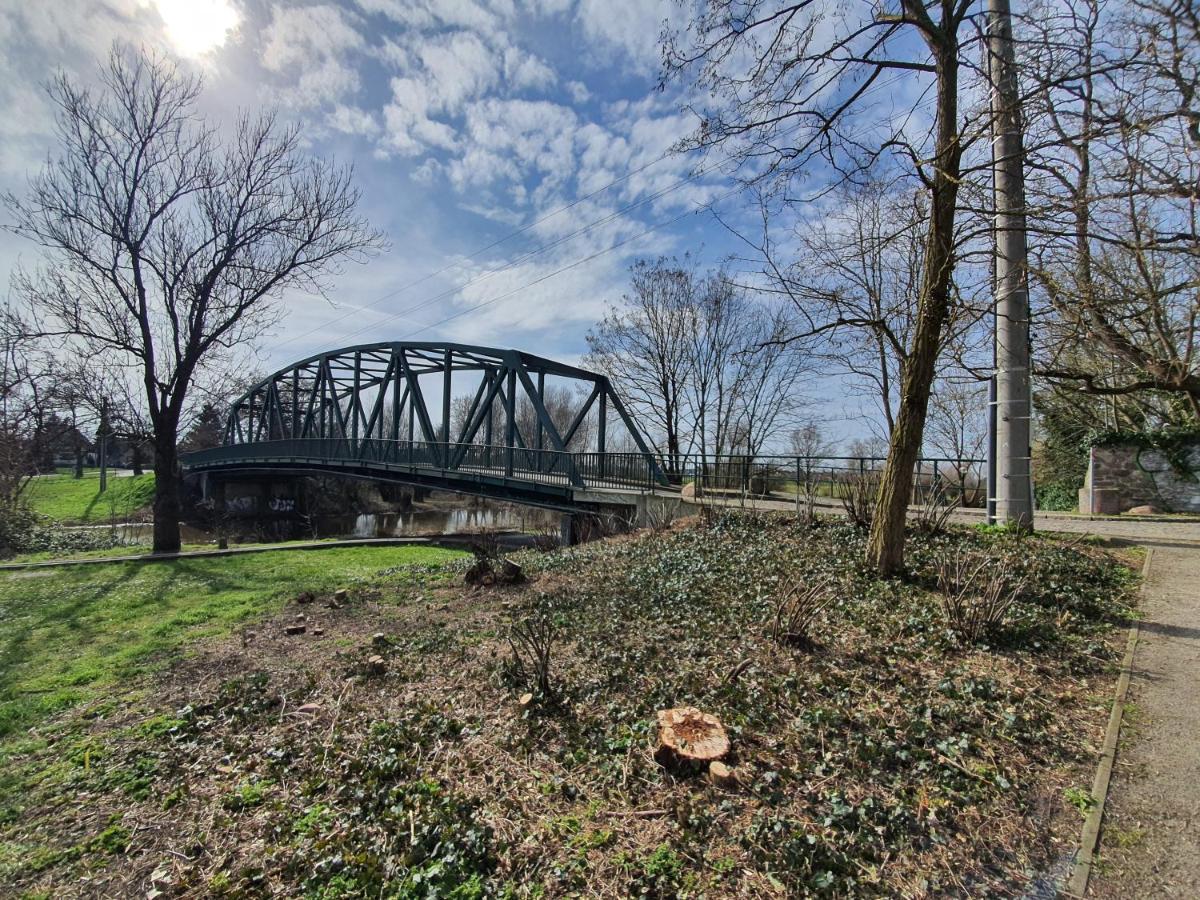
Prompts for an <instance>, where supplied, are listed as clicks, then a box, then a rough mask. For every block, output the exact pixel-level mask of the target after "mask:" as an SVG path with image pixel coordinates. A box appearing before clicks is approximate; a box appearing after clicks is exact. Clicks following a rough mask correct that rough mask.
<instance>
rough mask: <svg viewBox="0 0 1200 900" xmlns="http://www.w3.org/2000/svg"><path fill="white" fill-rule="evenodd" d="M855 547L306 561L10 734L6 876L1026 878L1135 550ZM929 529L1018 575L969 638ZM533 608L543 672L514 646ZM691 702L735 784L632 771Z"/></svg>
mask: <svg viewBox="0 0 1200 900" xmlns="http://www.w3.org/2000/svg"><path fill="white" fill-rule="evenodd" d="M863 540H864V538H863V535H862V534H861V532H859V531H858V530H856V529H854V528H853V527H851V526H848V525H846V524H843V523H834V522H822V523H817V524H815V525H807V526H805V525H801V524H799V523H797V522H794V521H790V520H786V519H782V518H780V519H770V518H755V517H748V516H730V517H724V518H719V519H716V520H714V521H711V522H707V523H699V522H692V523H685V524H681V525H677V526H676V527H674V528H672V529H671V530H669V531H665V532H658V533H643V534H639V535H634V536H629V537H626V538H621V539H614V540H610V541H606V542H601V543H596V544H591V545H587V546H584V547H580V548H574V549H568V550H559V551H554V552H549V553H544V554H535V553H533V552H529V553H527V554H522V555H520V556H519V557H518V559H519V561H520V562H521V563H522V565H523V566H524V569H525V572H526V574H527V575H528V576H529V580H528V582H527V583H526V584H524V585H520V586H515V587H508V588H504V589H497V588H491V589H486V588H485V589H468V588H466V587H464V586H463V584H462V574H463V572H464V570H465V568H466V565H465V563H464V562H463V561H461V560H457V561H448V562H444V563H436V564H433V563H431V564H428V565H422V566H416V567H414V566H396V567H392V568H385V569H383V570H380V571H375V572H374V573H372V574H370V575H369V576H362V575H360V577H358V578H357V579H355V580H353V581H350V580H347V584H346V587H348V591H347V592H346V593H344V594H337V593H335V592H334V590H335V586H336V584H337V583H338V581H337V578H336V571H335V570H332V569H327V570H326V571H324V572H323V573H322V574H321V576H320V578H319V579H314V584H313V586H312V588H311V589H309V590H301V591H298V592H297V593H296V594H295V595H294V596H292V597H291V602H287V603H286V604H285V605H284V606H283V607H282V608H279V609H278V610H277V611H275V612H271V613H269V614H267V615H266V616H260V617H258V618H256V619H252V620H250V621H249V622H248V624H246V625H245V626H244V627H242V628H241V629H240V630H239V631H238V632H236V633H235V634H234V635H233V636H231V637H226V638H215V637H210V638H206V639H204V640H202V641H200V642H199V643H197V644H195V645H194V646H193V647H192V649H191V652H190V653H188V654H187V655H186V656H185V657H184V658H181V659H178V660H177V661H175V662H174V663H172V664H171V665H169V666H166V667H164V668H161V669H157V670H153V671H147V672H143V673H142V674H140V675H139V676H138V677H136V678H134V679H131V680H130V681H128V682H123V683H120V684H113V685H111V686H110V688H109V689H107V690H105V691H103V692H99V693H97V694H96V695H95V696H92V697H90V698H89V699H88V700H87V701H86V702H83V701H81V702H80V703H79V704H78V705H77V706H76V707H74V708H72V709H71V710H68V711H66V712H61V713H56V714H52V715H48V716H46V717H44V718H42V719H40V720H36V721H23V722H22V723H21V724H22V729H21V730H20V731H19V733H14V734H10V736H9V737H8V739H7V741H6V743H5V744H4V756H3V758H2V759H0V766H3V784H2V786H3V796H2V798H0V886H2V887H0V890H3V891H4V892H5V893H11V894H16V895H18V896H19V895H21V894H22V893H24V894H25V895H26V896H30V897H33V896H47V897H49V896H54V897H63V896H95V895H102V896H134V895H138V896H154V897H172V896H206V897H207V896H227V897H255V896H264V897H265V896H308V897H319V898H335V897H346V898H349V897H364V898H365V897H457V898H468V897H489V896H507V897H525V896H538V897H559V896H589V897H590V896H610V897H625V896H644V897H659V898H663V897H701V896H704V897H764V896H778V897H784V896H805V895H833V896H846V895H877V896H900V895H906V896H914V897H920V896H973V897H974V896H987V895H994V896H1012V895H1019V894H1022V893H1025V892H1026V891H1028V890H1031V889H1033V888H1034V887H1036V886H1037V884H1038V882H1039V879H1041V880H1046V879H1050V878H1052V877H1053V873H1054V871H1055V867H1056V865H1059V864H1060V863H1061V860H1062V858H1063V856H1064V854H1065V853H1067V852H1069V850H1070V847H1071V843H1072V841H1073V840H1075V839H1076V837H1077V835H1078V829H1079V824H1080V818H1079V811H1080V809H1081V808H1082V809H1085V808H1086V806H1087V803H1088V799H1089V798H1088V797H1087V795H1086V790H1085V788H1086V785H1088V784H1090V780H1091V774H1092V767H1093V765H1094V761H1095V754H1096V747H1097V745H1098V743H1099V741H1100V737H1101V734H1102V731H1103V724H1104V721H1105V719H1106V716H1107V703H1108V700H1109V697H1110V696H1111V688H1112V684H1113V680H1114V677H1115V675H1114V671H1115V661H1116V658H1117V649H1116V648H1117V644H1118V643H1119V637H1120V634H1119V627H1120V626H1121V625H1122V624H1124V623H1125V622H1126V621H1127V619H1128V616H1129V615H1130V610H1129V607H1128V603H1129V602H1130V598H1131V597H1132V595H1133V591H1132V588H1133V584H1134V579H1133V576H1132V574H1131V572H1130V570H1129V568H1128V567H1127V565H1126V564H1125V563H1127V562H1130V561H1131V560H1128V559H1127V560H1124V561H1122V560H1120V559H1116V558H1113V557H1112V556H1110V555H1108V554H1107V553H1106V552H1104V551H1103V550H1101V549H1098V548H1096V547H1092V546H1089V545H1087V544H1082V543H1078V542H1073V543H1072V542H1068V541H1066V540H1061V539H1058V538H1055V537H1052V536H1050V537H1036V538H1018V537H1014V536H1010V535H994V534H988V535H985V534H980V533H978V532H975V531H970V530H959V531H952V532H950V533H948V534H943V535H937V536H920V535H914V536H913V537H912V538H911V544H910V554H909V571H908V573H907V576H906V577H905V578H903V579H896V580H891V581H886V582H884V581H880V580H878V579H876V578H874V577H873V576H872V575H871V574H870V572H869V571H867V570H866V569H865V568H864V567H863V566H862V565H861V563H860V560H861V559H862V555H863V554H862V550H863ZM948 549H957V550H961V551H963V552H970V553H977V554H992V555H994V556H995V558H996V559H997V560H998V561H1003V565H1005V566H1009V567H1012V568H1013V569H1014V570H1020V571H1014V572H1013V580H1014V583H1020V584H1022V585H1023V587H1022V590H1021V593H1020V596H1019V597H1018V598H1017V600H1016V602H1015V603H1014V604H1013V605H1012V606H1011V607H1010V608H1009V609H1008V611H1007V615H1006V617H1005V620H1004V621H1003V622H1002V623H1000V624H999V625H998V626H997V627H994V628H991V629H990V630H988V632H987V633H986V635H985V636H984V637H983V638H982V639H981V640H980V641H978V642H972V643H969V644H968V643H964V641H963V640H962V639H961V638H960V637H958V636H957V635H956V633H955V632H954V631H953V630H952V629H951V628H949V627H948V623H947V620H946V618H945V613H944V611H943V608H942V604H941V601H940V599H939V595H938V594H937V592H936V590H935V586H936V577H935V573H934V568H935V565H934V564H935V560H936V559H937V558H938V557H939V554H943V553H945V552H946V551H947V550H948ZM818 581H820V582H821V583H824V584H827V585H828V586H829V590H830V597H829V602H828V603H827V605H825V606H824V608H823V609H822V610H821V611H820V613H819V615H818V616H817V618H816V620H815V623H814V625H813V627H812V628H811V630H810V633H809V636H808V639H807V640H805V641H804V642H802V643H796V642H781V641H780V640H778V639H777V636H773V631H772V620H773V615H774V612H775V609H776V601H777V599H778V597H779V596H780V595H781V593H783V592H787V591H790V590H792V589H794V588H795V586H796V584H797V583H798V582H811V583H815V582H818ZM289 587H291V588H300V587H301V586H300V585H297V584H294V583H290V584H289ZM533 622H536V623H541V624H542V625H544V626H545V628H544V630H542V631H539V632H538V634H539V635H541V636H542V637H543V638H545V640H546V641H547V642H548V649H549V654H548V656H549V664H548V671H546V672H544V673H535V672H534V671H533V665H532V663H531V661H530V659H529V658H528V657H527V656H524V657H522V658H514V655H513V649H512V644H511V643H510V638H511V637H512V636H513V633H514V631H513V630H514V628H516V629H521V628H523V627H527V626H528V625H529V623H533ZM300 625H303V626H304V627H303V630H300V629H299V626H300ZM288 631H291V632H293V633H291V634H289V633H288ZM518 646H522V645H521V644H520V643H519V642H518ZM538 674H543V675H545V676H546V677H545V678H544V679H539V678H538V677H537V675H538ZM539 681H541V687H538V682H539ZM684 705H690V706H695V707H698V708H700V709H702V710H704V711H706V712H709V713H712V714H714V715H716V716H718V717H719V718H720V719H721V721H722V722H723V723H724V724H725V727H726V729H727V731H728V734H729V736H730V739H731V743H732V747H733V749H732V753H731V756H730V759H729V760H728V761H727V762H728V765H729V766H730V768H732V769H733V771H734V773H735V777H736V780H735V781H734V782H732V783H730V782H724V783H722V784H721V785H720V786H717V785H716V784H712V783H710V782H709V781H708V780H706V779H705V778H703V777H697V776H689V775H686V774H683V773H672V772H668V771H667V770H665V769H663V768H662V767H661V766H660V765H659V764H658V763H657V762H656V761H655V759H654V756H653V751H654V743H655V724H654V723H655V713H656V711H657V710H659V709H663V708H666V707H672V706H684Z"/></svg>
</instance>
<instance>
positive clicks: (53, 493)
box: [25, 469, 154, 523]
mask: <svg viewBox="0 0 1200 900" xmlns="http://www.w3.org/2000/svg"><path fill="white" fill-rule="evenodd" d="M25 495H26V496H27V497H28V498H29V502H30V505H31V506H33V509H34V511H36V512H38V513H40V514H41V515H43V516H49V517H50V518H52V519H57V520H58V521H60V522H68V523H87V522H108V521H110V520H112V519H118V520H120V519H123V518H125V517H126V516H129V515H131V514H132V513H135V512H137V511H138V510H139V509H141V508H142V507H145V506H149V505H150V503H151V502H152V501H153V499H154V476H153V475H131V476H121V477H112V476H110V477H109V479H108V490H107V491H105V492H104V493H103V494H101V493H100V472H99V471H98V470H97V469H87V470H84V473H83V477H82V478H75V477H74V475H71V474H57V475H45V476H42V477H39V478H33V479H30V482H29V486H28V487H27V488H26V489H25Z"/></svg>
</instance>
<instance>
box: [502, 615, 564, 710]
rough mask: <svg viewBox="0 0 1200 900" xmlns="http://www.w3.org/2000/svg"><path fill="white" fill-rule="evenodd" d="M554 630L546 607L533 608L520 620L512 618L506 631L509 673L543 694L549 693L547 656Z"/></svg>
mask: <svg viewBox="0 0 1200 900" xmlns="http://www.w3.org/2000/svg"><path fill="white" fill-rule="evenodd" d="M557 632H558V629H557V627H556V626H555V624H554V619H553V618H552V616H551V615H550V614H549V612H548V611H546V610H539V611H537V612H535V613H534V614H533V615H531V616H530V618H528V619H526V620H525V621H524V622H514V623H513V624H512V625H511V626H510V627H509V631H508V646H509V649H510V650H511V651H512V658H511V670H512V675H513V677H514V678H515V679H517V680H520V681H522V682H524V683H525V684H527V685H528V686H530V687H532V688H534V689H536V690H537V691H538V692H539V693H540V694H541V695H542V696H543V697H549V696H551V695H552V694H553V685H552V683H551V681H550V656H551V651H552V649H553V647H554V641H555V638H556V637H557Z"/></svg>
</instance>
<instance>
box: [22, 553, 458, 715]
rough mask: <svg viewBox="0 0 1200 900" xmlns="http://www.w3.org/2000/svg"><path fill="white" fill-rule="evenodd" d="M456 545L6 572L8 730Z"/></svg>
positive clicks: (436, 557)
mask: <svg viewBox="0 0 1200 900" xmlns="http://www.w3.org/2000/svg"><path fill="white" fill-rule="evenodd" d="M458 555H461V554H460V553H459V552H457V551H452V550H442V549H439V548H435V547H423V546H418V547H412V546H401V547H346V548H336V549H335V548H330V549H329V550H294V551H279V552H275V553H264V554H248V555H246V556H232V557H212V558H201V559H192V560H175V561H164V562H137V563H112V564H109V565H94V566H81V567H77V568H75V567H72V568H65V569H51V570H38V571H25V572H21V571H18V572H10V573H7V574H5V575H0V736H3V735H6V734H9V733H11V732H12V731H14V730H15V729H17V728H21V727H25V726H28V725H29V724H31V723H33V722H36V721H37V720H39V719H40V718H43V717H45V716H47V715H49V714H52V713H54V712H57V711H58V710H61V709H65V708H67V707H70V706H73V705H75V704H77V703H79V702H81V701H84V700H87V699H89V698H92V697H95V696H98V694H99V693H100V692H101V691H102V690H103V689H105V688H110V687H111V686H112V685H114V684H116V683H118V682H121V681H123V680H125V679H128V678H129V677H131V676H133V675H136V674H137V673H138V672H139V671H142V670H144V669H145V668H147V667H149V666H153V665H154V664H156V663H157V662H161V661H163V660H165V659H166V658H167V654H169V653H171V652H172V651H179V650H181V649H182V648H184V647H186V646H187V645H188V644H190V643H192V642H194V641H196V640H197V639H199V638H202V637H206V636H209V635H217V634H223V633H227V632H228V631H230V630H231V629H232V628H233V627H234V626H236V625H237V624H239V623H241V622H245V621H247V620H249V619H252V618H254V617H256V616H259V615H262V614H264V613H269V612H272V611H273V610H275V609H277V608H278V607H279V606H280V605H281V604H282V603H283V602H284V601H285V600H286V599H288V598H290V597H293V596H295V595H296V594H298V593H300V592H301V591H306V590H307V591H317V592H321V591H329V590H333V589H336V588H339V587H345V586H348V585H351V584H353V583H355V582H362V581H364V580H369V579H371V577H372V576H375V575H376V574H377V573H379V572H380V571H381V570H384V569H387V568H390V567H393V566H399V565H408V564H430V563H438V562H442V561H444V560H447V559H450V558H452V557H455V556H458Z"/></svg>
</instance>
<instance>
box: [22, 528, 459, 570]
mask: <svg viewBox="0 0 1200 900" xmlns="http://www.w3.org/2000/svg"><path fill="white" fill-rule="evenodd" d="M405 544H417V545H423V544H432V545H434V546H440V545H442V544H453V541H452V540H450V539H448V538H447V537H445V536H442V537H417V536H414V537H397V538H356V539H352V540H347V541H303V542H299V541H298V542H296V543H294V544H261V545H258V546H252V547H229V548H227V549H225V550H189V551H185V552H183V553H138V554H126V555H125V556H93V557H88V558H85V559H43V560H39V561H37V562H24V563H2V564H0V572H16V571H20V570H22V569H60V568H65V567H67V566H98V565H102V564H109V563H125V562H133V563H156V562H172V561H174V560H178V559H204V558H206V557H212V556H242V555H244V554H248V553H273V552H275V551H277V550H336V549H338V548H340V547H383V546H392V545H401V546H403V545H405Z"/></svg>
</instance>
